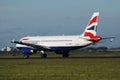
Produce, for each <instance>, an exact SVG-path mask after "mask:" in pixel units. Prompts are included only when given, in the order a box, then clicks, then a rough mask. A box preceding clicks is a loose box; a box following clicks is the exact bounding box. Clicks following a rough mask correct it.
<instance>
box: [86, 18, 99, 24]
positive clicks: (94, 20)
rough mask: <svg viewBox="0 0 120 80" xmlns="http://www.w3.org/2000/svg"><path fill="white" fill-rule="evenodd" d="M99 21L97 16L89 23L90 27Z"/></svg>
mask: <svg viewBox="0 0 120 80" xmlns="http://www.w3.org/2000/svg"><path fill="white" fill-rule="evenodd" d="M97 20H98V16H95V17H94V18H93V19H92V20H91V21H90V22H89V24H88V26H89V25H91V24H92V23H94V22H97Z"/></svg>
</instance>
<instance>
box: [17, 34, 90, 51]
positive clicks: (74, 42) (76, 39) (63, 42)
mask: <svg viewBox="0 0 120 80" xmlns="http://www.w3.org/2000/svg"><path fill="white" fill-rule="evenodd" d="M20 41H21V42H25V43H30V44H35V45H40V46H44V47H46V48H48V49H52V48H58V47H59V48H60V47H62V48H67V47H69V48H70V47H71V48H70V49H72V47H84V46H87V45H90V44H91V43H92V41H88V40H86V39H84V38H83V37H82V36H80V35H78V36H34V37H24V38H22V39H20ZM16 46H17V47H28V46H25V45H21V44H17V45H16Z"/></svg>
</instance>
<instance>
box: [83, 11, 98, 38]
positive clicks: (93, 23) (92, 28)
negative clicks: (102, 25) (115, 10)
mask: <svg viewBox="0 0 120 80" xmlns="http://www.w3.org/2000/svg"><path fill="white" fill-rule="evenodd" d="M98 18H99V12H94V13H93V15H92V17H91V19H90V21H89V22H88V24H87V27H86V28H85V31H84V32H83V34H82V36H84V37H90V38H92V37H94V36H96V30H97V25H98Z"/></svg>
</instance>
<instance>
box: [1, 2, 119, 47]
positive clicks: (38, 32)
mask: <svg viewBox="0 0 120 80" xmlns="http://www.w3.org/2000/svg"><path fill="white" fill-rule="evenodd" d="M119 3H120V0H0V48H2V47H5V46H15V45H14V44H12V43H10V41H11V40H13V39H14V40H19V39H20V38H21V37H24V36H46V35H50V36H52V35H63V34H64V35H79V34H81V33H82V32H83V31H84V29H85V26H86V25H87V23H88V21H89V19H90V18H91V16H92V14H93V12H96V11H99V12H100V18H99V24H98V30H97V35H99V36H102V37H111V36H114V37H116V38H115V39H114V41H113V42H112V43H111V42H109V41H106V42H105V43H100V44H97V46H106V47H120V24H119V23H120V5H119Z"/></svg>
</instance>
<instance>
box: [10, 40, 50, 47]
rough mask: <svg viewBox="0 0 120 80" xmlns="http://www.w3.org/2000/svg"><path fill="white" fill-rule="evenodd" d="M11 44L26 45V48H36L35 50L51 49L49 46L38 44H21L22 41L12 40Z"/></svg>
mask: <svg viewBox="0 0 120 80" xmlns="http://www.w3.org/2000/svg"><path fill="white" fill-rule="evenodd" d="M11 43H15V44H21V45H26V46H29V47H31V48H35V49H50V48H49V47H47V46H42V45H36V44H31V43H25V42H21V41H14V40H12V41H11Z"/></svg>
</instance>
